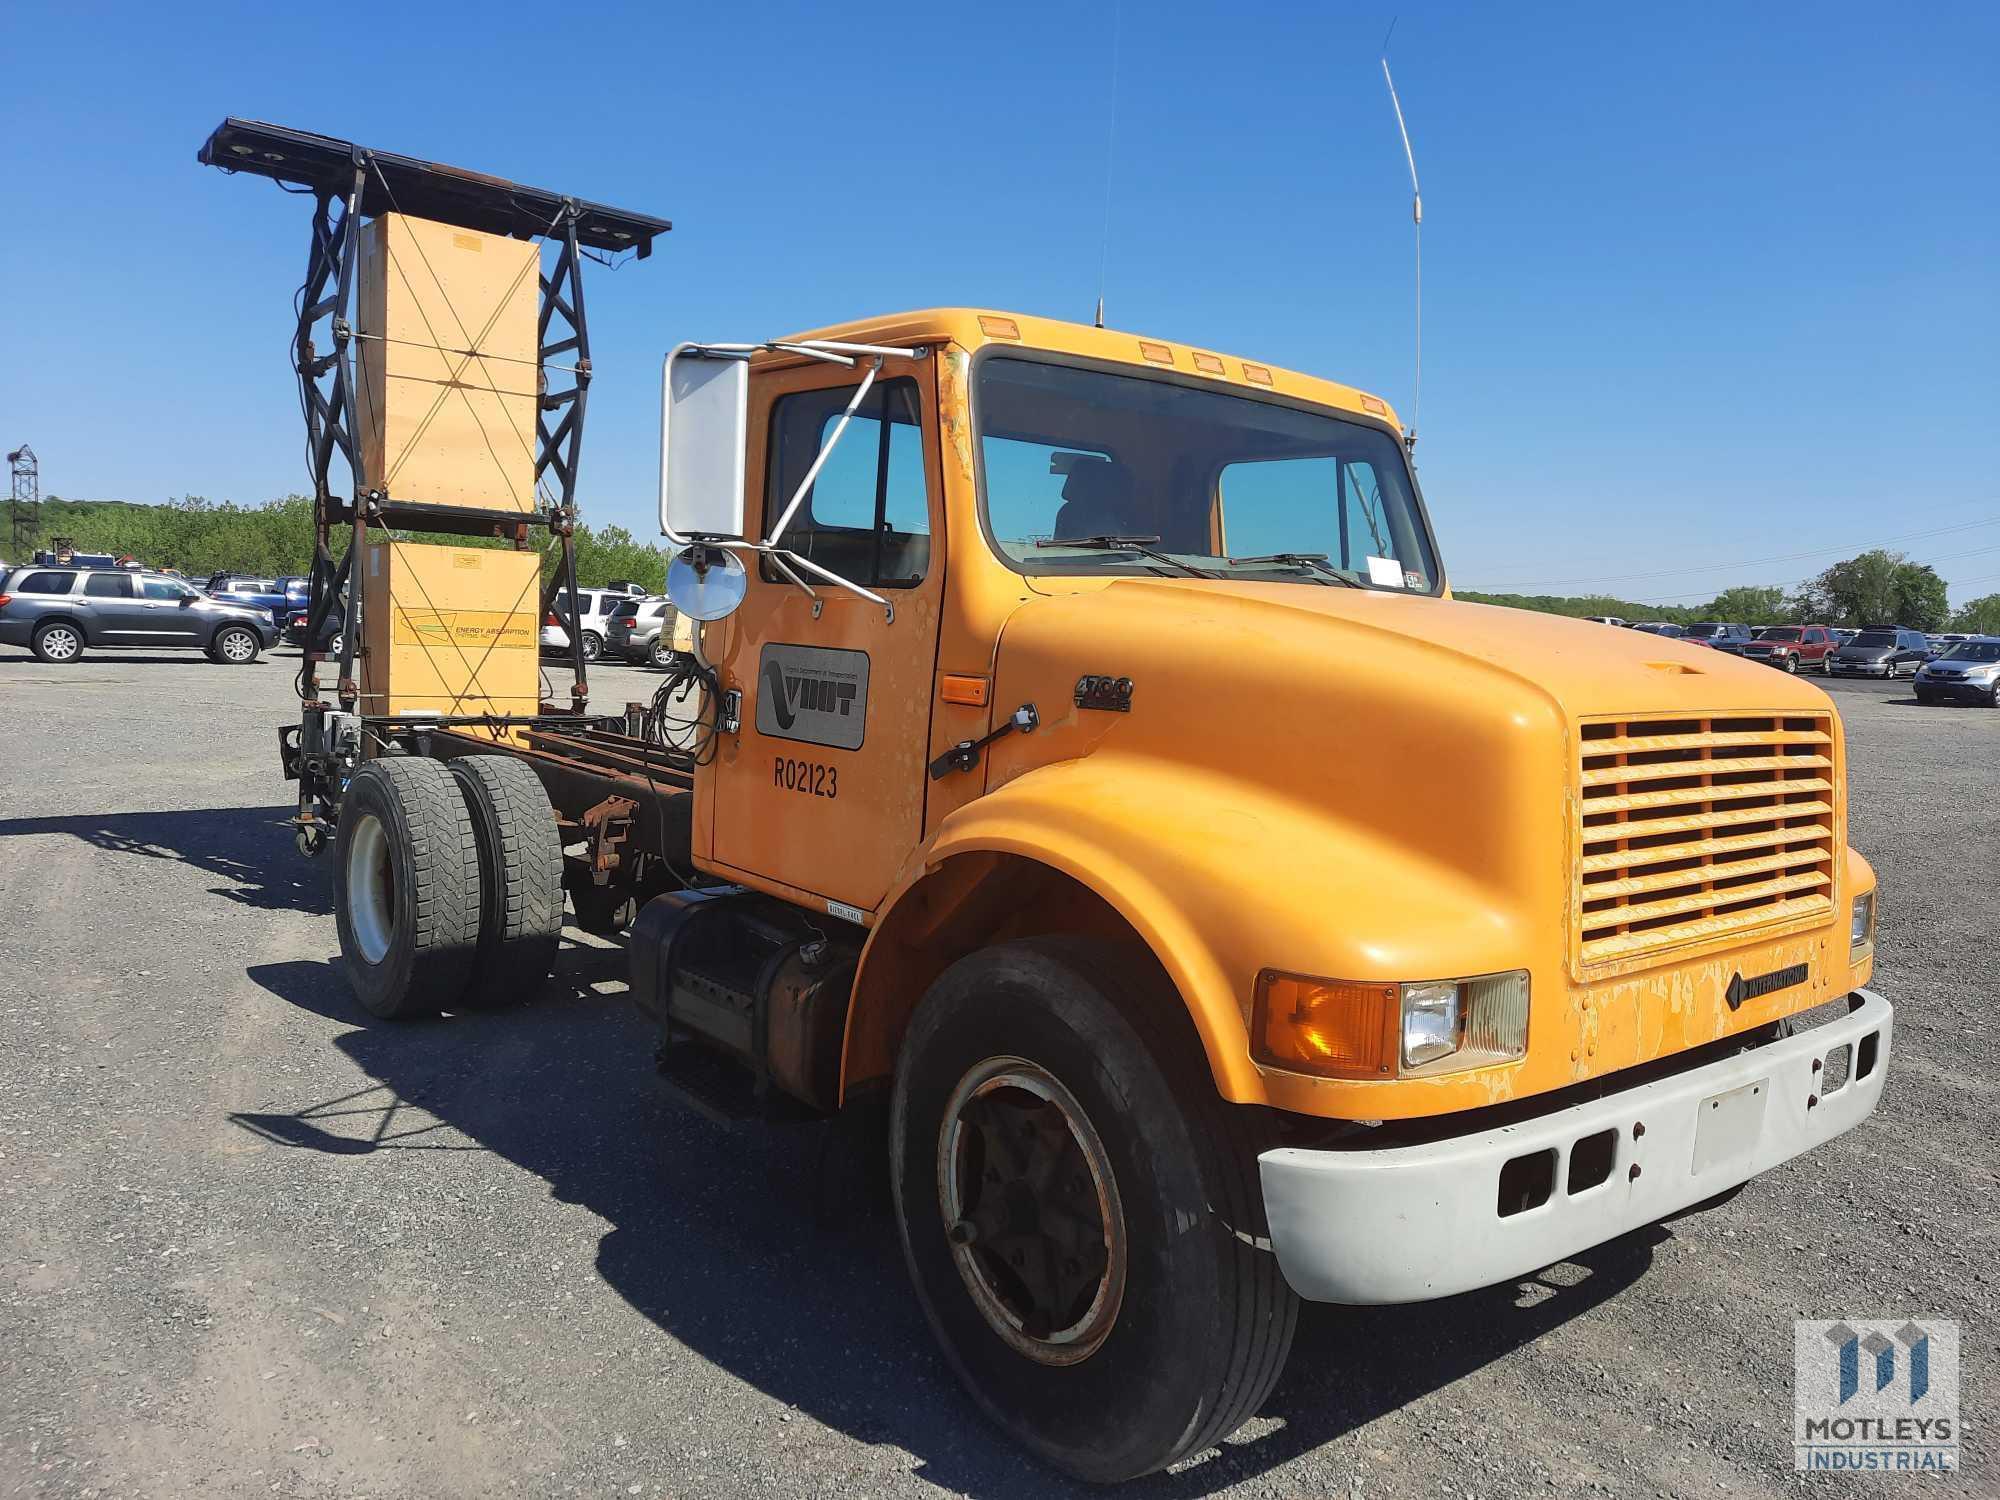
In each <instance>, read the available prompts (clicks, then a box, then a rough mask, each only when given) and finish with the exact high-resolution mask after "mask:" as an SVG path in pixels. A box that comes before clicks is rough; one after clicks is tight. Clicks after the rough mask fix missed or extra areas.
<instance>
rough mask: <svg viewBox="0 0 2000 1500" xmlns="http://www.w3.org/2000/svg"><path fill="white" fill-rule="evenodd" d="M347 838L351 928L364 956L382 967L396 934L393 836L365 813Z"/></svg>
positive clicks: (371, 815) (348, 901) (348, 906)
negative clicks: (390, 847)
mask: <svg viewBox="0 0 2000 1500" xmlns="http://www.w3.org/2000/svg"><path fill="white" fill-rule="evenodd" d="M345 834H346V838H347V922H348V926H349V927H350V928H352V929H353V932H354V946H355V947H357V948H359V949H360V950H361V956H362V957H363V958H364V959H366V960H367V961H368V962H369V963H371V964H379V963H380V962H382V960H383V959H384V958H386V957H387V956H388V953H389V940H390V938H391V937H392V936H393V935H394V933H395V930H396V921H395V917H394V916H393V915H392V913H393V912H394V910H395V906H394V903H395V899H396V875H395V871H394V870H393V869H391V868H390V864H389V835H388V833H387V832H386V831H385V830H384V829H383V827H382V820H381V819H380V818H377V817H376V816H375V815H374V814H373V813H363V814H362V815H361V816H360V817H359V818H358V819H356V820H355V821H354V823H353V824H351V825H350V826H349V827H348V828H347V829H346V830H345Z"/></svg>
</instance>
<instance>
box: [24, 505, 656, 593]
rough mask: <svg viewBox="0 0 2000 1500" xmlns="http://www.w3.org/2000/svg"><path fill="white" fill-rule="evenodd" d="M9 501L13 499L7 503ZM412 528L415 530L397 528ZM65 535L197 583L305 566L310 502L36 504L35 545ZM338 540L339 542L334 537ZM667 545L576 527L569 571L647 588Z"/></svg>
mask: <svg viewBox="0 0 2000 1500" xmlns="http://www.w3.org/2000/svg"><path fill="white" fill-rule="evenodd" d="M8 505H9V507H11V505H12V502H11V501H10V502H8ZM6 520H7V522H8V524H7V525H5V526H0V555H6V556H7V560H8V561H9V562H26V561H27V558H26V557H13V556H11V555H8V554H7V553H6V549H7V548H8V547H10V546H11V545H12V538H13V527H12V521H13V516H12V515H11V513H10V514H8V515H7V517H6ZM398 535H399V536H406V537H407V536H413V535H414V533H401V532H399V533H398ZM57 537H67V538H69V539H70V540H71V541H73V542H74V543H75V544H76V547H77V550H78V551H80V552H109V553H111V554H112V555H113V556H114V557H126V556H130V557H133V558H136V559H137V560H138V561H140V562H142V563H145V564H147V565H148V566H150V567H155V568H177V569H179V570H180V571H181V572H182V573H184V574H186V575H187V576H188V577H189V578H191V579H193V580H195V581H196V582H197V583H199V582H200V581H202V580H203V579H206V578H208V577H210V576H211V575H213V574H216V573H250V574H261V575H264V576H266V577H276V576H279V575H281V574H287V573H304V572H305V571H306V570H307V568H308V567H309V566H310V565H311V562H312V546H313V529H312V502H311V500H310V499H308V498H307V497H306V496H304V495H287V496H286V497H285V498H284V499H282V500H270V501H266V502H265V503H264V504H262V505H236V504H232V503H229V502H226V501H224V502H217V501H212V500H206V499H203V498H202V497H201V496H199V495H183V496H181V497H180V498H178V499H174V500H169V501H167V502H166V503H165V504H163V505H143V504H138V503H135V502H132V501H126V500H62V499H57V498H55V497H53V496H52V497H50V498H49V499H47V500H44V501H43V502H42V506H41V517H40V527H39V534H38V536H37V538H36V541H35V545H36V546H38V547H52V546H54V544H55V538H57ZM335 540H336V544H337V545H344V543H343V542H342V539H341V538H339V537H336V539H335ZM434 540H437V541H448V542H451V543H452V544H454V545H456V546H466V547H499V546H503V545H505V544H504V543H502V542H500V541H498V540H497V539H494V538H466V537H438V538H434ZM541 541H542V543H543V551H542V577H543V579H544V580H545V581H546V580H547V579H550V578H553V577H554V576H555V571H556V566H557V564H558V562H559V561H560V560H561V557H562V554H561V552H560V550H559V549H557V548H555V547H553V546H549V545H547V543H548V538H547V537H546V536H543V537H542V538H541ZM666 576H667V553H666V552H665V550H664V549H662V548H660V547H658V546H655V545H653V544H651V543H648V542H642V541H640V540H639V539H637V538H636V537H634V536H633V535H632V533H631V532H629V531H627V530H626V529H625V528H624V527H622V526H596V527H593V526H583V525H579V526H578V527H577V530H576V578H577V583H578V584H579V585H580V586H582V587H584V588H601V587H602V586H604V585H605V584H607V583H610V582H611V581H612V580H613V579H629V580H631V581H632V582H634V583H641V584H644V585H645V586H646V587H648V588H651V589H659V588H661V587H663V586H664V584H665V581H666Z"/></svg>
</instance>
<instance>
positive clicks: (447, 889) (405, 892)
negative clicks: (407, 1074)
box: [334, 755, 562, 1020]
mask: <svg viewBox="0 0 2000 1500" xmlns="http://www.w3.org/2000/svg"><path fill="white" fill-rule="evenodd" d="M336 854H337V858H336V860H335V863H334V914H335V918H336V921H337V924H338V926H339V930H340V949H341V954H342V956H343V957H344V958H345V960H346V963H347V972H348V976H349V978H350V980H351V981H352V983H353V986H354V993H355V996H356V997H357V998H358V999H359V1000H360V1001H361V1003H362V1005H363V1006H365V1007H366V1008H367V1009H368V1011H369V1012H370V1013H371V1014H373V1015H377V1016H381V1017H383V1018H384V1019H388V1020H403V1019H406V1018H409V1017H412V1016H420V1015H428V1014H432V1013H434V1012H436V1011H439V1010H459V1009H465V1008H471V1007H487V1006H496V1005H505V1004H510V1003H512V1002H515V1001H518V1000H523V999H526V998H528V997H529V996H531V995H533V994H534V993H535V992H536V991H537V990H539V989H540V988H541V986H542V984H543V983H544V982H545V981H546V980H547V979H548V976H549V971H550V969H551V968H553V967H554V964H555V956H556V947H557V944H558V942H559V941H560V937H561V932H562V846H561V844H560V842H559V839H558V835H557V832H556V821H555V812H554V809H553V808H551V807H550V805H549V799H548V795H547V794H546V793H545V792H544V791H543V790H542V784H541V781H540V780H539V779H538V778H537V777H536V775H535V773H534V772H533V771H532V770H530V769H529V768H528V766H527V765H526V764H525V763H524V762H522V761H519V760H516V759H514V758H513V757H511V756H505V755H468V756H463V757H461V758H459V759H457V760H453V761H449V762H444V761H436V760H430V759H427V758H424V757H420V756H406V755H394V756H383V757H381V758H379V759H376V760H371V761H369V762H367V763H366V764H365V765H363V766H362V767H361V769H360V770H358V771H356V772H355V773H354V777H353V779H352V780H351V781H349V783H348V785H347V792H346V796H345V797H344V799H343V800H342V803H341V815H340V833H339V839H338V843H337V846H336Z"/></svg>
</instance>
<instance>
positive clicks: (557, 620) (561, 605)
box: [542, 589, 632, 661]
mask: <svg viewBox="0 0 2000 1500" xmlns="http://www.w3.org/2000/svg"><path fill="white" fill-rule="evenodd" d="M631 597H632V596H631V595H630V594H627V593H624V592H622V591H620V590H616V589H578V590H577V593H576V602H577V606H578V609H577V614H578V620H577V623H578V624H579V625H580V626H581V627H582V629H583V659H584V660H585V661H596V660H597V658H598V657H599V656H601V655H603V653H604V628H605V626H606V625H608V624H609V623H610V621H611V612H612V611H613V610H614V609H616V608H617V607H618V606H619V605H621V604H623V603H625V602H626V601H627V600H628V599H630V598H631ZM569 612H570V604H569V595H568V594H557V595H556V599H555V608H554V609H553V610H552V611H551V612H550V613H549V614H548V615H547V616H546V617H545V618H544V619H543V620H542V649H543V650H544V651H568V650H569V632H568V631H567V630H565V629H563V627H562V621H563V618H564V617H565V616H567V615H568V614H569Z"/></svg>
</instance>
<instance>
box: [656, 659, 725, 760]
mask: <svg viewBox="0 0 2000 1500" xmlns="http://www.w3.org/2000/svg"><path fill="white" fill-rule="evenodd" d="M662 628H664V627H662ZM697 688H698V689H700V692H701V702H700V706H699V707H698V708H696V709H695V710H694V711H693V713H692V714H689V713H688V712H687V705H688V700H689V698H690V696H691V695H692V692H693V690H694V689H697ZM721 728H722V682H721V679H720V678H718V677H717V676H716V673H715V669H714V668H713V667H710V666H708V665H706V664H704V663H703V662H700V661H698V660H696V659H695V658H694V657H693V656H691V655H688V654H687V653H686V652H681V651H676V652H674V653H673V654H672V655H671V656H669V657H668V658H667V676H666V680H665V681H663V682H662V683H661V684H660V686H659V689H658V691H656V692H655V693H654V694H653V701H652V703H651V704H650V705H648V707H647V709H646V713H645V717H644V718H643V719H642V720H641V721H640V729H639V737H640V738H641V739H643V740H644V741H645V742H646V743H647V744H649V745H658V746H659V747H660V748H661V749H663V750H669V751H674V752H677V753H678V754H680V755H683V756H685V757H687V760H688V762H689V763H690V764H691V765H696V766H705V765H707V764H708V763H709V762H710V761H712V760H714V759H715V751H716V739H717V736H718V735H719V733H720V731H721Z"/></svg>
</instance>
